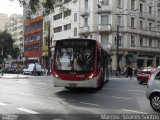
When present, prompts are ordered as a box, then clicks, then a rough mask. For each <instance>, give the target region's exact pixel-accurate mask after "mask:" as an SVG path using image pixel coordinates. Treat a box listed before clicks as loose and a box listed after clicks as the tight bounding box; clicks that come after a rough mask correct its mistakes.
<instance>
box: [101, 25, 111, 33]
mask: <svg viewBox="0 0 160 120" xmlns="http://www.w3.org/2000/svg"><path fill="white" fill-rule="evenodd" d="M98 30H99V32H110V31H111V30H112V27H111V24H100V25H99V26H98Z"/></svg>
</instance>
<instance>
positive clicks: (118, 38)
mask: <svg viewBox="0 0 160 120" xmlns="http://www.w3.org/2000/svg"><path fill="white" fill-rule="evenodd" d="M119 40H120V37H119V25H117V71H118V70H119Z"/></svg>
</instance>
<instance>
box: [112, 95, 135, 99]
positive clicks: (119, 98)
mask: <svg viewBox="0 0 160 120" xmlns="http://www.w3.org/2000/svg"><path fill="white" fill-rule="evenodd" d="M112 97H113V98H117V99H126V100H129V99H133V98H126V97H116V96H112Z"/></svg>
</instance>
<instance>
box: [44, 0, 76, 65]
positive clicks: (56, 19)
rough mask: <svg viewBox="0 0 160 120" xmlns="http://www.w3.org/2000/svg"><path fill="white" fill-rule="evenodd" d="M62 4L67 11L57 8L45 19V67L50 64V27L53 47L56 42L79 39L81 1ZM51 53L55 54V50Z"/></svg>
mask: <svg viewBox="0 0 160 120" xmlns="http://www.w3.org/2000/svg"><path fill="white" fill-rule="evenodd" d="M62 3H63V5H64V6H66V8H67V9H66V10H64V11H60V8H55V12H54V13H52V14H50V15H49V16H47V17H45V19H44V23H43V25H44V27H43V28H44V29H43V33H44V34H43V48H42V58H43V64H44V66H47V62H48V27H50V28H49V29H50V40H51V46H54V43H55V40H59V39H64V38H77V37H79V34H78V33H79V0H62ZM51 51H52V53H53V51H54V48H52V49H51ZM51 57H53V56H52V55H51ZM51 59H52V58H51Z"/></svg>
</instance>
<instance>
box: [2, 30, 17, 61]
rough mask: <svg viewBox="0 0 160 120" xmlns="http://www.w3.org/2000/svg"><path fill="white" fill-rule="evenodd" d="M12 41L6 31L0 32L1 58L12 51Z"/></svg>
mask: <svg viewBox="0 0 160 120" xmlns="http://www.w3.org/2000/svg"><path fill="white" fill-rule="evenodd" d="M13 42H14V40H13V39H12V36H11V34H9V33H7V31H4V32H0V55H1V56H2V57H3V58H4V57H7V55H9V54H11V53H12V49H13Z"/></svg>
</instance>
